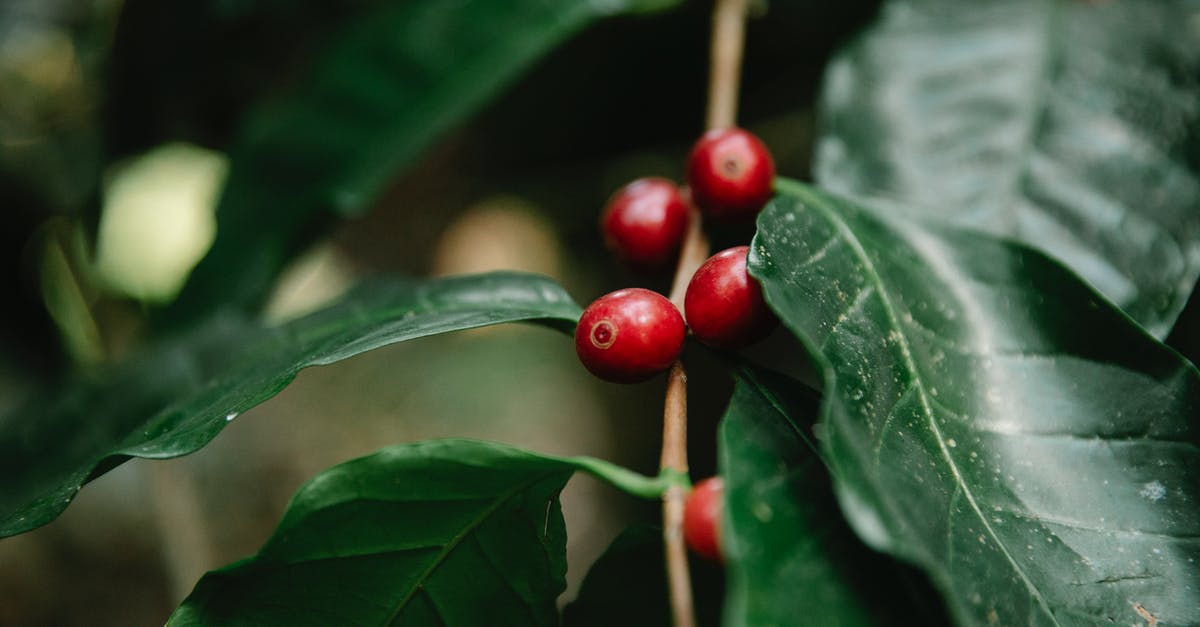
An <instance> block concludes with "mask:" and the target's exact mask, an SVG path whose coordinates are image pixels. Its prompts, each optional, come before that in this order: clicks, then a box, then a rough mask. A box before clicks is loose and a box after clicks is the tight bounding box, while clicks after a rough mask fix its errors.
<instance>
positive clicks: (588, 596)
mask: <svg viewBox="0 0 1200 627" xmlns="http://www.w3.org/2000/svg"><path fill="white" fill-rule="evenodd" d="M563 624H564V625H566V627H608V626H610V625H624V626H625V627H666V626H668V625H670V624H671V610H670V607H669V606H668V604H667V577H666V572H665V571H664V569H663V541H662V529H660V528H658V527H650V526H640V527H630V528H629V529H626V530H625V531H623V532H621V535H619V536H617V539H616V540H614V541H613V543H612V545H610V546H609V547H608V550H606V551H605V552H604V555H601V556H600V559H598V560H596V563H595V564H592V567H591V568H590V569H589V570H588V574H587V577H586V578H584V580H583V585H582V586H580V588H579V595H578V596H576V597H575V600H574V601H572V602H571V604H570V605H568V606H567V607H566V608H565V609H564V610H563Z"/></svg>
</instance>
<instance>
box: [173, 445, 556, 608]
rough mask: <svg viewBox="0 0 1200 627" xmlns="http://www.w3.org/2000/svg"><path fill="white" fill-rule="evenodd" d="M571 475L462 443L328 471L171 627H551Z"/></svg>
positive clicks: (386, 452) (389, 451)
mask: <svg viewBox="0 0 1200 627" xmlns="http://www.w3.org/2000/svg"><path fill="white" fill-rule="evenodd" d="M573 471H574V468H573V467H572V466H571V465H570V464H568V463H566V462H563V461H560V460H556V459H553V458H547V457H542V456H538V455H533V454H530V453H526V452H523V451H520V450H517V449H513V448H509V447H505V446H501V445H497V444H491V443H486V442H471V441H465V440H445V441H431V442H418V443H414V444H405V445H400V446H393V447H390V448H386V449H383V450H382V451H380V452H378V453H375V454H374V455H370V456H368V457H362V458H359V459H356V460H352V461H349V462H346V463H344V464H340V465H338V466H334V467H333V468H330V469H329V470H326V471H324V472H322V473H321V474H319V475H317V476H316V477H313V478H312V479H311V480H310V481H309V482H308V483H307V484H305V485H304V486H303V487H301V488H300V490H299V492H297V493H296V495H295V497H293V498H292V502H291V504H289V505H288V509H287V512H286V513H285V514H284V517H283V520H282V521H281V522H280V523H279V527H278V528H277V529H276V530H275V533H274V535H272V536H271V538H270V539H269V540H267V543H266V544H265V545H264V546H263V548H262V549H261V550H260V551H259V552H258V554H257V555H255V556H254V557H251V558H249V559H247V560H244V561H241V562H237V563H235V564H232V565H230V566H227V567H225V568H223V569H221V570H217V571H213V572H210V573H208V574H207V575H205V576H204V577H203V578H202V579H201V580H200V582H199V583H198V584H197V585H196V588H195V590H193V591H192V594H191V595H189V596H188V598H187V599H185V600H184V602H183V604H182V605H181V606H180V608H179V609H178V610H176V612H175V613H174V614H173V615H172V616H171V619H170V620H169V621H168V622H167V624H168V625H170V626H172V627H183V626H192V625H197V626H198V625H223V626H224V625H295V626H300V625H314V626H315V625H322V626H324V625H381V626H382V625H446V626H450V627H454V626H459V625H462V626H468V625H471V626H473V625H557V624H558V610H557V608H556V606H555V599H556V598H557V597H558V595H559V594H560V593H561V592H562V590H563V589H564V588H565V587H566V581H565V579H564V576H565V574H566V571H567V563H566V541H567V535H566V528H565V526H564V524H563V518H562V511H561V508H560V505H559V501H558V494H559V492H560V491H561V490H562V488H563V486H564V485H565V484H566V482H567V480H568V479H569V478H570V477H571V474H572V472H573Z"/></svg>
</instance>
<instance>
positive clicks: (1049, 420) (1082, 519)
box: [749, 181, 1200, 625]
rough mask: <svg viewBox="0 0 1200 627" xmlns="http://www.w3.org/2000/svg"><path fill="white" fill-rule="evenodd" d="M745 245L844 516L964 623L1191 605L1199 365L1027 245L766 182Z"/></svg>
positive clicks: (1198, 484)
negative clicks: (785, 331)
mask: <svg viewBox="0 0 1200 627" xmlns="http://www.w3.org/2000/svg"><path fill="white" fill-rule="evenodd" d="M778 191H779V195H778V196H777V197H776V198H775V200H773V201H772V202H771V203H770V204H769V205H768V206H767V208H766V209H765V210H764V212H763V213H762V215H761V216H760V217H759V222H758V227H759V230H758V234H757V235H756V237H755V240H754V243H753V245H752V248H751V254H750V259H749V264H750V268H751V272H752V273H753V274H754V275H755V276H757V277H758V278H759V279H760V280H761V282H762V284H763V288H764V292H765V295H766V298H767V300H768V302H769V303H770V304H771V306H772V308H773V309H774V310H775V311H776V312H778V313H779V315H780V317H781V318H782V319H783V321H784V323H785V324H786V326H787V327H788V328H789V329H790V330H791V331H792V332H793V333H794V334H795V335H796V336H797V337H798V338H799V339H800V340H801V342H803V344H804V345H805V346H806V347H807V348H808V349H809V351H810V352H811V353H812V355H813V356H814V358H815V360H816V362H817V364H818V366H819V367H820V369H821V370H822V372H823V373H824V379H825V398H824V402H823V405H822V410H821V426H822V448H823V450H824V451H825V455H826V457H827V459H828V461H829V462H830V463H831V465H832V468H833V469H834V476H835V481H836V488H837V495H838V500H839V502H840V504H841V506H842V509H843V511H844V512H845V513H846V515H847V518H848V519H849V520H850V522H851V523H852V524H853V526H854V528H855V530H856V531H857V532H858V534H859V535H860V536H861V537H862V538H863V539H864V540H866V541H867V542H868V543H869V544H871V545H872V546H874V547H877V548H879V549H880V550H883V551H887V552H889V553H892V554H895V555H898V556H900V557H902V558H904V559H906V560H909V561H911V562H913V563H915V564H917V565H919V566H921V567H922V568H923V569H925V570H926V571H927V572H929V574H930V576H931V577H932V578H933V579H934V581H935V583H936V584H937V585H938V586H939V587H940V588H941V589H942V591H943V592H944V593H945V596H946V601H947V604H948V606H949V608H950V610H951V613H952V614H953V615H954V616H955V618H956V620H957V621H958V622H959V623H961V624H964V625H992V624H998V625H1101V624H1112V623H1116V624H1132V623H1137V622H1138V621H1139V620H1141V613H1142V612H1146V613H1147V615H1152V616H1154V617H1156V618H1157V620H1159V621H1160V622H1161V623H1162V624H1188V623H1190V622H1192V621H1193V620H1194V619H1195V618H1196V617H1197V616H1200V567H1198V566H1200V446H1198V441H1200V375H1198V373H1197V371H1196V369H1195V368H1194V367H1193V366H1192V365H1191V364H1189V363H1187V362H1186V361H1185V360H1183V359H1182V358H1181V357H1179V355H1177V354H1176V353H1174V352H1173V351H1171V350H1170V349H1169V348H1166V347H1165V346H1163V345H1162V344H1159V343H1158V342H1157V341H1155V340H1154V339H1153V338H1151V337H1150V336H1148V335H1146V334H1145V332H1144V331H1142V330H1141V329H1140V328H1139V327H1138V326H1136V325H1135V324H1133V323H1132V322H1131V321H1130V320H1129V319H1128V318H1127V317H1125V316H1124V315H1123V314H1122V313H1121V312H1119V311H1118V310H1116V309H1115V308H1113V307H1112V306H1111V305H1109V304H1108V303H1107V302H1105V301H1104V300H1103V299H1102V298H1101V297H1099V296H1098V295H1096V294H1095V292H1093V291H1091V289H1089V288H1088V287H1087V286H1086V285H1084V284H1083V283H1082V282H1081V281H1079V280H1078V279H1077V278H1076V277H1075V276H1074V275H1073V274H1071V273H1070V272H1069V271H1067V270H1066V269H1065V268H1063V267H1062V266H1060V265H1059V264H1058V263H1056V262H1054V261H1052V260H1051V259H1049V258H1048V257H1046V256H1044V255H1042V254H1041V253H1038V252H1036V251H1034V250H1032V249H1028V248H1025V247H1023V246H1020V245H1017V244H1013V243H1010V242H1006V241H1002V240H997V239H993V238H990V237H988V236H985V235H981V234H977V233H973V232H968V231H961V230H956V229H953V228H951V227H948V226H936V225H934V224H925V223H921V222H913V221H911V220H908V219H905V218H904V217H903V216H899V215H896V214H892V213H890V212H887V211H879V210H877V209H873V208H872V207H871V206H870V205H865V204H860V203H857V202H852V201H849V200H846V199H842V198H838V197H835V196H830V195H827V194H825V193H822V192H818V191H816V190H814V189H811V188H808V187H805V186H802V185H800V184H797V183H792V182H788V181H781V182H780V183H779V184H778Z"/></svg>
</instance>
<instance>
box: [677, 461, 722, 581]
mask: <svg viewBox="0 0 1200 627" xmlns="http://www.w3.org/2000/svg"><path fill="white" fill-rule="evenodd" d="M724 507H725V482H724V481H723V480H722V479H721V478H720V477H709V478H708V479H705V480H703V481H701V482H699V483H697V484H696V485H695V486H693V487H692V491H691V492H689V493H688V496H687V501H686V502H685V503H684V506H683V539H684V541H685V542H686V543H687V545H688V548H690V549H691V550H692V551H694V552H695V553H696V554H697V555H700V556H702V557H706V558H708V559H710V560H713V561H716V562H720V561H723V559H722V556H721V510H722V509H723V508H724Z"/></svg>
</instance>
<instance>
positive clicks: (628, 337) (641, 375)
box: [575, 287, 687, 383]
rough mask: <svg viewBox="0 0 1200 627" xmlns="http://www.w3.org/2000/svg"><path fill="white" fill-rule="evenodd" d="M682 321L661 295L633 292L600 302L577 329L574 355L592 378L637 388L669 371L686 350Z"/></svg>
mask: <svg viewBox="0 0 1200 627" xmlns="http://www.w3.org/2000/svg"><path fill="white" fill-rule="evenodd" d="M686 333H687V328H686V327H685V326H684V323H683V316H681V315H680V314H679V310H678V309H676V308H675V305H673V304H671V301H669V300H667V299H666V298H665V297H664V296H662V295H661V294H658V293H657V292H652V291H650V290H647V289H642V288H640V287H632V288H627V289H622V290H617V291H615V292H612V293H609V294H605V295H604V296H601V297H600V298H598V299H596V300H595V301H594V302H593V303H592V304H591V305H588V307H587V309H584V310H583V315H582V316H581V317H580V318H579V325H578V326H577V327H575V352H576V353H577V354H578V355H579V361H581V362H583V365H584V367H586V368H587V369H588V370H589V371H590V372H591V373H592V374H594V375H596V376H597V377H600V378H601V379H604V380H605V381H612V382H613V383H636V382H638V381H645V380H646V379H649V378H650V377H653V376H654V375H656V374H658V373H659V372H662V371H664V370H666V369H667V368H669V367H670V366H671V364H672V363H674V362H675V360H676V359H678V358H679V353H680V352H681V351H682V350H683V340H684V336H685V335H686Z"/></svg>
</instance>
